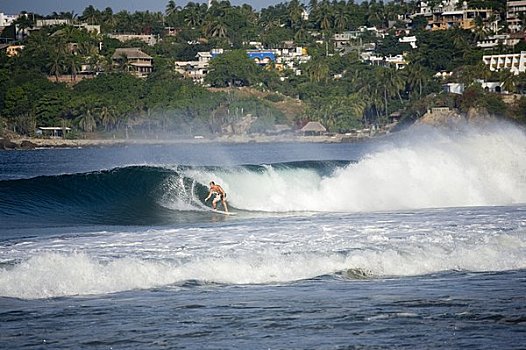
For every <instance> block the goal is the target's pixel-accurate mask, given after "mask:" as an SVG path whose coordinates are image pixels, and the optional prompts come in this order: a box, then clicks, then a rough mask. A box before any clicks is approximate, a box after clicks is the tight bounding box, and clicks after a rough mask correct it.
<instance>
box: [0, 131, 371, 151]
mask: <svg viewBox="0 0 526 350" xmlns="http://www.w3.org/2000/svg"><path fill="white" fill-rule="evenodd" d="M369 138H371V137H370V136H368V135H367V136H357V135H352V136H351V135H342V134H335V135H321V136H301V135H257V136H255V135H230V136H221V137H214V138H206V137H194V138H171V139H157V138H152V139H76V140H70V139H62V138H31V137H24V138H13V139H7V138H0V150H30V149H38V148H83V147H112V146H126V145H170V144H182V143H192V144H201V143H275V142H278V143H287V142H314V143H341V142H358V141H363V140H366V139H369Z"/></svg>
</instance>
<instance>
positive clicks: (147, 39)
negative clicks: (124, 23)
mask: <svg viewBox="0 0 526 350" xmlns="http://www.w3.org/2000/svg"><path fill="white" fill-rule="evenodd" d="M108 37H110V38H113V39H117V40H119V41H120V42H126V41H130V40H139V41H142V42H144V43H146V44H148V46H154V45H155V44H157V41H158V36H157V35H153V34H109V35H108Z"/></svg>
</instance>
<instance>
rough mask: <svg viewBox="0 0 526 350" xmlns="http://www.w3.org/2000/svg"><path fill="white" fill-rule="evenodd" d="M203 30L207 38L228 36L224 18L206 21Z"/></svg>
mask: <svg viewBox="0 0 526 350" xmlns="http://www.w3.org/2000/svg"><path fill="white" fill-rule="evenodd" d="M204 28H205V34H206V35H207V36H210V37H213V38H226V37H227V36H228V27H227V24H226V21H225V19H224V17H219V18H215V19H213V20H209V21H207V22H206V23H205V25H204Z"/></svg>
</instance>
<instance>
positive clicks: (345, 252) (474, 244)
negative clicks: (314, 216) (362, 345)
mask: <svg viewBox="0 0 526 350" xmlns="http://www.w3.org/2000/svg"><path fill="white" fill-rule="evenodd" d="M340 220H341V219H340ZM337 221H338V220H336V221H331V223H330V224H329V225H328V226H326V227H325V228H323V227H322V228H319V231H315V230H314V229H310V230H309V229H308V225H309V224H308V223H303V224H298V223H296V225H297V226H301V227H300V228H298V230H297V231H296V232H294V231H293V229H294V228H293V227H289V226H288V225H292V222H289V223H287V224H285V225H284V226H283V227H280V228H277V229H276V228H272V227H269V226H267V227H266V229H267V231H268V233H267V234H263V233H262V234H261V236H255V235H248V236H245V237H244V238H242V235H241V234H239V233H238V232H237V231H238V230H237V229H235V228H232V229H228V228H227V229H225V233H224V234H223V237H222V238H216V240H215V241H214V238H213V237H214V235H215V236H217V232H216V230H203V231H200V233H202V235H199V236H196V235H195V232H185V231H177V232H172V233H171V234H169V235H167V234H166V232H158V233H156V232H148V234H147V237H146V236H145V235H142V234H139V235H138V234H137V233H129V234H119V235H117V236H115V237H108V238H107V239H106V241H111V240H114V243H113V244H107V243H106V247H103V246H101V244H104V242H102V241H101V238H100V237H93V239H91V240H90V239H89V238H82V239H80V240H76V239H72V240H71V241H69V242H62V243H61V247H62V249H61V250H60V252H57V249H56V246H57V242H40V243H35V244H30V245H25V246H23V247H19V249H20V252H19V253H21V254H19V255H18V257H22V256H23V255H24V253H25V254H26V255H27V257H26V258H25V259H22V261H21V262H20V263H18V264H16V265H15V266H13V267H10V268H8V269H0V296H9V297H18V298H28V299H33V298H47V297H57V296H72V295H90V294H105V293H112V292H119V291H126V290H132V289H147V288H153V287H158V286H166V285H172V284H180V283H184V282H185V281H189V280H196V281H201V282H203V283H221V284H272V283H289V282H294V281H299V280H304V279H309V278H313V277H317V276H323V275H329V274H334V273H337V272H341V271H343V272H345V271H347V270H353V271H356V270H357V271H360V273H362V274H364V275H365V276H366V277H368V278H377V277H385V276H389V277H396V276H412V275H422V274H429V273H436V272H441V271H448V270H466V271H503V270H513V269H524V268H526V236H525V234H524V229H522V231H517V232H515V233H510V234H495V233H492V234H484V233H483V232H481V233H480V234H476V233H475V232H476V231H477V230H481V228H480V227H477V228H475V230H474V231H473V232H470V233H468V234H466V233H463V232H459V231H457V232H456V233H447V232H446V231H440V230H439V231H435V232H419V228H418V227H415V226H413V225H412V224H409V227H408V228H406V229H407V230H409V231H408V233H403V232H399V230H400V225H399V223H395V224H394V225H392V227H391V228H389V229H387V230H386V228H385V225H387V224H386V223H379V224H376V226H375V227H371V226H370V225H369V226H368V225H364V226H362V227H355V228H353V229H349V228H347V229H345V228H344V227H345V226H347V224H343V225H342V223H338V224H335V222H337ZM427 224H429V223H427ZM339 225H342V226H339ZM389 225H390V224H389ZM321 226H323V224H321ZM287 227H288V228H289V230H288V231H287V232H286V233H284V232H282V231H281V230H282V229H283V228H285V229H286V228H287ZM397 227H398V229H397ZM302 230H303V232H302ZM355 230H358V231H355ZM320 231H324V232H325V233H326V234H325V235H322V234H321V233H320ZM389 231H391V232H389ZM236 237H237V242H236ZM117 240H121V241H122V242H117ZM133 240H135V247H136V248H132V247H131V242H132V241H133ZM206 242H208V244H207V245H205V244H204V243H206ZM79 245H80V248H82V251H79V250H77V249H78V248H79ZM170 245H171V246H170ZM177 246H179V247H186V248H185V249H184V254H181V249H177V248H176V247H177ZM53 247H55V248H53ZM68 247H69V249H70V252H68ZM35 248H38V249H37V250H36V252H35ZM171 250H174V252H173V253H172V254H171V255H170V253H169V252H170V251H171ZM117 254H120V255H121V256H123V257H121V258H116V257H115V255H117Z"/></svg>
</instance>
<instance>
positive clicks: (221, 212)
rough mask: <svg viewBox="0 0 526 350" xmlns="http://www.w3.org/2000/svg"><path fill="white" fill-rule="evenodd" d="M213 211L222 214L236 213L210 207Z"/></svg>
mask: <svg viewBox="0 0 526 350" xmlns="http://www.w3.org/2000/svg"><path fill="white" fill-rule="evenodd" d="M212 211H213V212H214V213H218V214H223V215H236V213H232V212H231V211H223V210H217V209H212Z"/></svg>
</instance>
